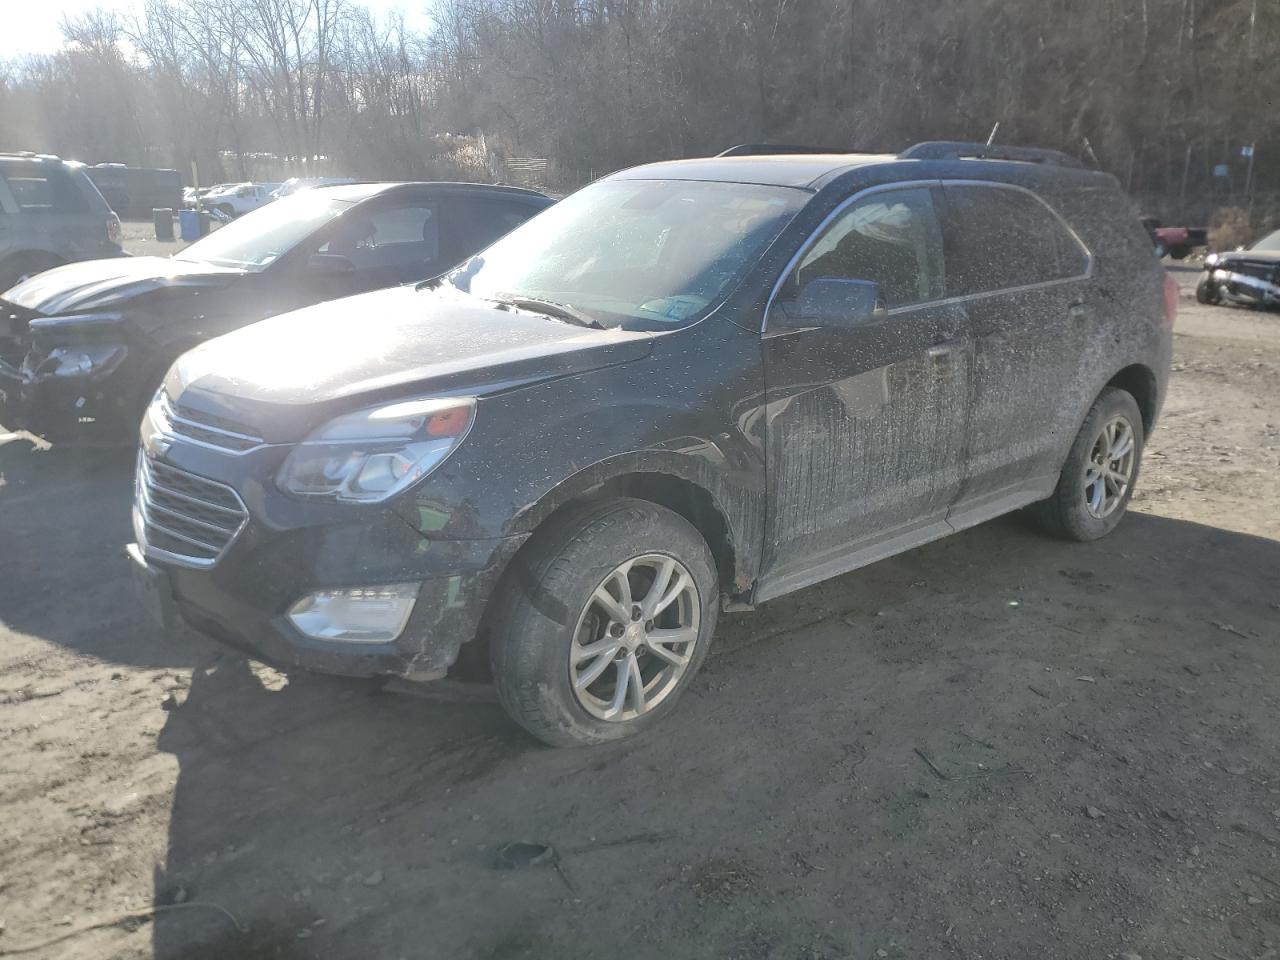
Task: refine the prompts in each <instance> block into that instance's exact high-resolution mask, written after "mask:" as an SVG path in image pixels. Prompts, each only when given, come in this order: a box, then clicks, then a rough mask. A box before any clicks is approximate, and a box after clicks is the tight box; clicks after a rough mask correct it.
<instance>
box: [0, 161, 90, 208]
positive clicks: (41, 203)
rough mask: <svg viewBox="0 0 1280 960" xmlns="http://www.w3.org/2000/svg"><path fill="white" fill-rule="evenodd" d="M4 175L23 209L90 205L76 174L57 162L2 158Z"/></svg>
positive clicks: (1, 175) (16, 203)
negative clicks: (75, 176)
mask: <svg viewBox="0 0 1280 960" xmlns="http://www.w3.org/2000/svg"><path fill="white" fill-rule="evenodd" d="M0 177H3V178H4V181H5V183H6V184H7V185H8V188H9V194H10V195H11V196H12V198H13V202H14V205H15V206H16V207H17V208H18V211H19V212H21V213H84V212H86V211H88V209H89V204H88V202H87V201H86V200H85V197H84V194H83V193H81V192H80V189H79V187H78V186H77V185H76V183H75V181H74V180H72V175H71V174H69V173H68V172H67V171H66V170H64V169H63V168H62V167H60V166H58V165H56V164H52V163H27V162H22V161H0Z"/></svg>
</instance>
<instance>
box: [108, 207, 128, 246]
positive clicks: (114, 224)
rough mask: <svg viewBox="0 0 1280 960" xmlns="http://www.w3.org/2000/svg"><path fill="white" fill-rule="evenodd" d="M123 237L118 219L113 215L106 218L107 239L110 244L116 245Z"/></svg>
mask: <svg viewBox="0 0 1280 960" xmlns="http://www.w3.org/2000/svg"><path fill="white" fill-rule="evenodd" d="M123 235H124V231H123V230H121V228H120V218H119V217H117V216H116V215H115V214H114V213H113V214H112V215H111V216H109V217H107V239H108V240H110V241H111V242H112V243H116V244H118V243H119V242H120V238H121V237H122V236H123Z"/></svg>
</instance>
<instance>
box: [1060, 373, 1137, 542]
mask: <svg viewBox="0 0 1280 960" xmlns="http://www.w3.org/2000/svg"><path fill="white" fill-rule="evenodd" d="M1117 421H1120V422H1123V423H1124V425H1125V426H1126V427H1127V429H1128V431H1129V436H1130V437H1131V438H1132V447H1131V456H1130V457H1128V459H1126V458H1125V457H1121V458H1120V459H1119V460H1114V461H1113V460H1111V459H1107V465H1108V466H1111V465H1112V464H1113V463H1115V464H1118V465H1119V469H1118V470H1117V472H1118V473H1122V474H1124V475H1125V476H1127V478H1128V479H1127V482H1126V483H1124V484H1123V489H1122V490H1121V491H1120V493H1119V495H1118V496H1115V495H1114V493H1115V491H1116V488H1117V485H1116V484H1115V483H1114V482H1110V481H1108V480H1107V479H1106V478H1099V479H1098V480H1096V481H1094V483H1092V484H1090V483H1089V478H1090V476H1091V475H1097V473H1096V469H1095V466H1094V465H1095V464H1096V463H1097V462H1098V457H1099V456H1102V457H1104V458H1107V457H1108V454H1106V453H1102V452H1101V450H1100V448H1099V446H1098V445H1099V444H1100V443H1101V444H1106V443H1107V442H1108V441H1107V439H1106V438H1107V433H1105V431H1107V430H1108V428H1109V427H1110V426H1111V425H1112V424H1113V423H1116V422H1117ZM1144 441H1145V435H1144V431H1143V426H1142V412H1141V411H1140V410H1139V409H1138V403H1137V401H1136V400H1134V399H1133V395H1132V394H1130V393H1128V392H1127V391H1124V390H1118V389H1116V388H1115V387H1107V388H1105V389H1104V390H1103V391H1102V393H1101V394H1099V395H1098V399H1097V400H1095V401H1094V403H1093V406H1092V407H1091V408H1090V409H1089V413H1088V414H1087V415H1086V416H1085V418H1084V423H1083V424H1082V425H1081V427H1080V432H1079V433H1077V434H1076V439H1075V442H1073V443H1072V444H1071V452H1070V453H1068V454H1067V460H1066V463H1065V464H1063V467H1062V474H1061V475H1060V476H1059V478H1058V486H1057V488H1056V489H1055V490H1054V492H1053V495H1052V496H1051V497H1049V499H1047V500H1044V501H1042V502H1040V503H1038V504H1036V509H1035V515H1036V519H1037V520H1038V521H1039V523H1040V525H1041V526H1042V527H1043V528H1044V529H1045V530H1046V531H1047V532H1048V533H1050V534H1053V535H1054V536H1056V537H1061V538H1063V539H1066V540H1078V541H1088V540H1097V539H1098V538H1099V537H1105V536H1106V535H1107V534H1108V533H1110V532H1111V531H1112V530H1114V529H1115V528H1116V526H1117V525H1118V524H1119V523H1120V520H1121V519H1122V518H1123V517H1124V514H1125V511H1126V510H1127V509H1128V506H1129V500H1130V498H1131V497H1132V496H1133V489H1134V486H1135V485H1136V484H1137V482H1138V474H1139V470H1140V469H1141V467H1142V447H1143V443H1144ZM1119 446H1122V442H1120V441H1118V442H1117V448H1118V447H1119ZM1126 468H1127V469H1126ZM1098 483H1101V484H1102V485H1103V489H1102V493H1103V498H1102V503H1101V504H1100V505H1099V506H1100V509H1101V511H1103V513H1102V515H1099V513H1098V511H1097V510H1095V507H1094V505H1093V504H1091V503H1090V497H1091V495H1093V496H1094V499H1095V501H1096V494H1097V493H1098V486H1097V484H1098Z"/></svg>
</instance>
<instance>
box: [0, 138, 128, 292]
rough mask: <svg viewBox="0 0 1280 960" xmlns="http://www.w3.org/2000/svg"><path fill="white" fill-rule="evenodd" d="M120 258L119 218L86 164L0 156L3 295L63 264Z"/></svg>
mask: <svg viewBox="0 0 1280 960" xmlns="http://www.w3.org/2000/svg"><path fill="white" fill-rule="evenodd" d="M121 256H124V251H123V250H121V249H120V218H119V217H117V216H116V215H115V214H114V213H112V212H111V208H110V207H109V206H107V201H105V200H104V199H102V194H100V193H99V192H98V188H97V187H95V186H94V185H93V183H92V182H91V181H90V180H89V178H88V176H86V175H85V166H84V164H82V163H69V162H67V161H64V160H59V159H58V158H57V157H53V156H47V155H44V154H35V153H0V291H2V290H7V289H8V288H9V287H11V286H13V285H14V284H15V283H17V282H18V281H19V280H21V279H22V278H23V277H29V276H33V275H34V274H37V273H40V272H41V271H42V270H48V269H49V268H50V267H56V266H59V265H60V264H64V263H71V262H72V261H75V260H92V259H96V258H99V257H121Z"/></svg>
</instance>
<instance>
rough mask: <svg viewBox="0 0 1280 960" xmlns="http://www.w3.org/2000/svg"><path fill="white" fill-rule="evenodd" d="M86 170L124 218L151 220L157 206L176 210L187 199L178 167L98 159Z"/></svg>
mask: <svg viewBox="0 0 1280 960" xmlns="http://www.w3.org/2000/svg"><path fill="white" fill-rule="evenodd" d="M85 174H86V175H87V176H88V177H89V179H90V180H92V181H93V185H94V186H95V187H97V188H98V192H99V193H101V194H102V197H103V199H104V200H106V201H107V203H108V204H110V205H111V209H112V210H114V211H115V212H116V213H117V214H118V215H119V216H121V217H124V218H132V219H135V220H149V219H151V211H152V210H154V209H155V208H156V207H167V208H169V209H173V210H176V209H178V207H179V205H180V204H181V202H182V199H183V191H182V178H181V176H180V175H179V174H178V171H177V170H164V169H156V168H152V167H130V166H127V165H125V164H123V163H98V164H95V165H94V166H92V167H86V168H85Z"/></svg>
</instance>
